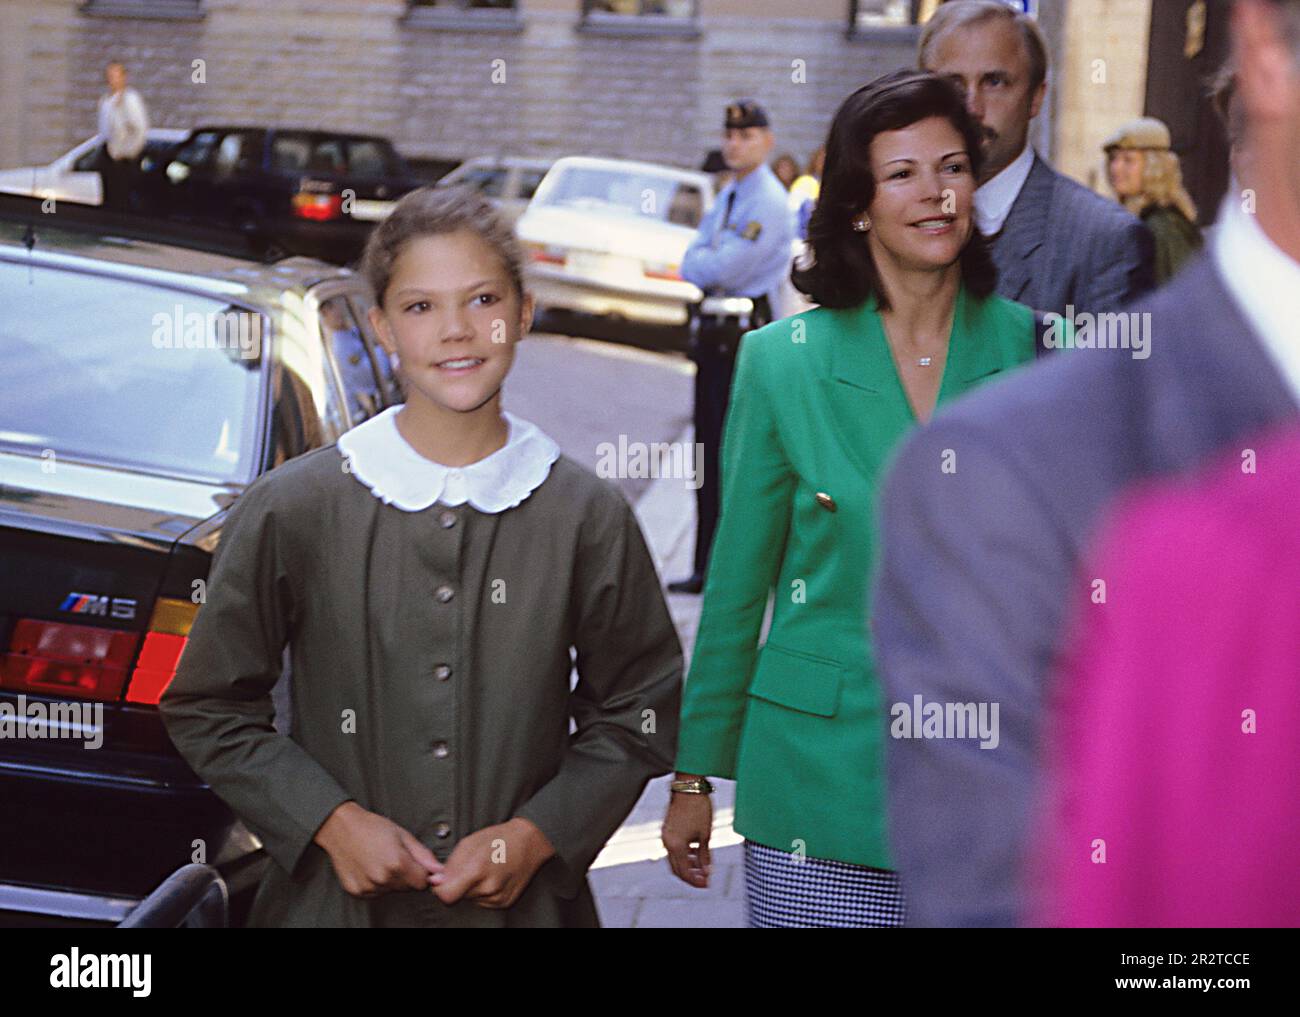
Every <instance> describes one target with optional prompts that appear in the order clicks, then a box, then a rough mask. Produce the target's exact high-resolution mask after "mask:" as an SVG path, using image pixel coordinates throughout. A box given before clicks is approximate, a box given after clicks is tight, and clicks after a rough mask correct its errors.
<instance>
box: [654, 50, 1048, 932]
mask: <svg viewBox="0 0 1300 1017" xmlns="http://www.w3.org/2000/svg"><path fill="white" fill-rule="evenodd" d="M979 163H980V134H979V129H978V127H977V126H976V124H975V123H974V121H973V120H972V119H971V118H970V116H969V114H968V113H967V112H966V108H965V105H964V102H963V99H962V96H961V95H960V93H959V92H958V91H957V90H956V89H955V88H954V87H953V85H952V84H951V83H949V82H948V81H946V80H945V79H943V78H940V77H938V76H937V75H934V74H928V73H924V72H918V71H899V72H896V73H894V74H890V75H887V76H885V77H883V78H880V79H877V80H876V81H874V82H872V83H871V84H869V85H866V86H864V87H863V88H860V89H858V90H857V91H856V92H854V93H853V94H852V95H850V96H849V98H848V99H847V100H845V102H844V104H843V105H842V106H841V107H840V110H839V112H838V113H837V114H836V116H835V120H834V122H833V124H832V125H831V130H830V137H829V138H828V140H827V145H826V174H825V178H824V180H823V183H822V191H821V197H820V199H819V201H818V204H817V208H816V210H815V211H814V212H813V216H812V220H811V224H810V229H809V243H810V245H811V247H812V251H813V255H814V260H813V263H812V264H811V265H810V266H809V267H808V268H806V269H802V270H797V271H796V273H795V282H796V284H797V285H798V286H799V288H800V289H802V290H803V291H804V292H805V293H807V294H808V295H809V296H810V297H811V298H812V299H813V300H814V301H815V302H816V303H818V304H820V305H821V306H820V307H816V308H814V309H813V310H810V311H807V312H805V313H803V314H798V315H794V316H793V317H790V318H785V319H782V320H780V321H777V322H774V323H772V324H771V325H768V326H767V327H765V328H762V329H759V330H757V331H755V332H750V333H748V334H747V335H746V336H745V338H744V341H743V342H742V343H741V346H740V354H739V359H738V363H737V367H736V375H735V380H734V381H733V383H732V396H731V400H732V401H731V409H730V412H729V415H728V418H727V423H726V430H725V435H724V439H723V445H722V485H723V486H722V515H721V519H720V522H719V528H718V531H717V535H716V537H715V539H714V545H713V551H712V556H711V558H710V564H709V571H708V575H707V577H706V580H705V588H704V603H703V610H702V615H701V618H700V627H699V632H698V636H697V639H696V644H695V653H694V657H693V660H692V662H691V670H690V677H689V678H688V680H687V685H686V692H685V697H684V700H683V709H682V729H681V733H680V737H679V742H678V753H677V770H678V780H677V782H675V783H674V785H673V789H674V793H673V795H672V801H671V804H670V805H669V808H668V815H667V818H666V820H665V822H664V831H663V840H664V845H665V847H666V848H667V849H668V852H669V862H670V864H671V866H672V868H673V871H674V872H675V873H676V874H677V875H678V876H679V877H680V878H681V879H682V880H684V881H685V882H687V883H689V884H690V885H692V886H697V887H703V886H706V885H707V883H708V871H709V849H708V845H709V834H710V831H711V828H712V807H711V803H710V799H709V791H710V790H711V785H710V784H709V783H708V781H707V777H710V776H714V777H727V778H734V779H735V780H736V781H737V787H736V815H735V828H736V830H737V831H739V832H740V833H741V834H742V835H744V837H745V876H746V888H747V891H748V905H749V917H750V923H751V924H752V925H756V926H790V925H816V926H873V925H898V924H901V923H902V921H903V918H904V902H903V893H902V888H901V887H900V886H899V881H898V877H897V874H896V873H895V872H893V871H892V868H893V863H892V860H891V857H890V851H889V845H888V837H887V830H886V826H885V816H886V813H885V800H884V791H885V787H884V781H885V775H884V752H883V749H884V739H885V738H886V737H888V731H889V727H890V710H889V708H888V706H887V705H886V704H885V703H883V702H882V700H881V692H880V686H879V683H878V681H877V678H876V673H875V666H874V664H873V662H872V656H871V651H870V647H869V646H868V641H867V611H868V605H867V584H868V579H869V575H868V574H869V572H870V569H871V566H872V561H873V558H874V548H875V538H874V524H873V515H874V501H875V496H876V489H877V486H878V483H879V479H880V477H881V474H882V471H883V469H884V467H885V465H886V464H887V462H888V461H889V458H890V456H891V454H892V452H893V450H894V448H895V447H896V446H897V444H898V443H899V440H900V439H901V438H902V437H903V436H904V435H905V434H906V433H907V432H908V430H910V429H911V428H912V427H913V426H914V425H915V424H916V423H917V422H919V421H925V420H926V419H928V418H929V416H930V414H931V413H932V412H933V411H934V409H935V407H936V405H939V404H943V403H945V402H947V401H948V400H950V399H954V398H956V397H957V396H959V395H960V394H961V393H963V392H964V391H966V390H967V389H969V388H971V387H972V386H973V385H976V384H980V383H982V382H984V381H985V380H987V379H989V378H990V377H993V376H995V375H997V374H998V373H999V372H1002V371H1006V370H1009V369H1011V368H1014V367H1015V366H1016V365H1018V364H1021V363H1023V362H1025V361H1027V360H1030V359H1031V358H1032V357H1033V355H1034V316H1033V312H1032V311H1030V309H1029V308H1027V307H1024V306H1022V305H1020V304H1016V303H1012V302H1011V301H1008V300H1004V299H1002V298H1000V297H998V296H996V295H994V293H993V288H994V284H995V281H996V278H995V269H994V267H993V264H992V261H991V258H990V256H989V253H988V250H987V248H986V247H985V243H984V240H983V238H982V237H981V235H980V234H979V232H978V231H977V230H975V229H974V226H973V220H972V201H973V197H974V193H975V181H976V179H977V177H978V171H979ZM942 466H943V464H941V463H938V462H936V463H935V464H934V468H935V469H936V470H938V469H941V468H942ZM773 593H774V594H775V602H774V608H773V613H772V623H771V628H770V631H769V634H768V638H767V641H766V642H765V643H764V644H763V645H762V646H761V647H760V645H759V634H760V628H761V626H762V621H763V614H764V609H765V608H766V606H767V604H768V598H769V595H771V594H773ZM909 705H910V704H909Z"/></svg>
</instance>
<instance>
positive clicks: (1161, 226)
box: [1103, 117, 1202, 284]
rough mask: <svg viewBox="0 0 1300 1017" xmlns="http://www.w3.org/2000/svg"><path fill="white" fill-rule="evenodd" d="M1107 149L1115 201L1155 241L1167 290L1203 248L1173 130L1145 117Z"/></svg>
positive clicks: (1119, 134)
mask: <svg viewBox="0 0 1300 1017" xmlns="http://www.w3.org/2000/svg"><path fill="white" fill-rule="evenodd" d="M1103 148H1104V149H1105V152H1106V174H1107V176H1108V177H1109V179H1110V186H1111V189H1112V190H1113V191H1114V192H1115V196H1116V197H1118V198H1119V200H1120V204H1122V205H1123V206H1124V207H1125V208H1127V209H1128V210H1129V211H1130V212H1132V213H1133V214H1134V215H1136V216H1138V217H1139V218H1140V219H1141V220H1142V221H1143V222H1144V223H1146V224H1147V226H1148V227H1149V228H1150V230H1151V232H1152V233H1153V234H1154V235H1155V239H1156V282H1157V284H1163V283H1164V282H1165V281H1166V280H1168V279H1169V277H1170V276H1172V275H1173V274H1174V273H1175V272H1177V271H1178V269H1179V268H1180V267H1181V266H1182V264H1183V262H1185V261H1186V260H1187V259H1188V258H1189V257H1191V255H1192V254H1193V253H1195V252H1196V251H1198V250H1200V248H1201V244H1202V239H1201V231H1200V229H1199V228H1198V227H1197V226H1196V205H1195V204H1193V202H1192V199H1191V196H1190V195H1189V194H1188V193H1187V191H1186V189H1185V188H1184V187H1183V171H1182V168H1181V166H1180V165H1179V163H1178V155H1177V153H1176V152H1174V151H1173V147H1172V145H1171V143H1170V137H1169V128H1168V127H1166V126H1165V125H1164V124H1163V123H1162V122H1161V121H1159V120H1156V119H1155V118H1153V117H1140V118H1139V119H1137V120H1134V121H1133V122H1132V123H1129V124H1125V125H1124V126H1123V127H1121V128H1120V129H1119V130H1118V131H1116V132H1115V133H1114V134H1113V135H1111V137H1110V138H1109V139H1108V140H1107V141H1106V143H1105V145H1104V146H1103Z"/></svg>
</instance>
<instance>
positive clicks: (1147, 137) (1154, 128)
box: [1101, 117, 1171, 152]
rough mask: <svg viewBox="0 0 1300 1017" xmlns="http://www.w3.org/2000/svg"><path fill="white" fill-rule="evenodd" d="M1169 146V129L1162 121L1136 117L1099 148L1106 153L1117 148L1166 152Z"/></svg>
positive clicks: (1153, 118)
mask: <svg viewBox="0 0 1300 1017" xmlns="http://www.w3.org/2000/svg"><path fill="white" fill-rule="evenodd" d="M1170 145H1171V140H1170V137H1169V128H1168V127H1166V126H1165V125H1164V123H1163V122H1162V121H1159V120H1157V119H1156V118H1155V117H1138V118H1137V119H1136V120H1133V121H1131V122H1130V123H1127V124H1125V125H1124V126H1123V127H1121V128H1120V129H1119V130H1118V131H1116V132H1115V133H1114V134H1112V135H1111V136H1110V137H1109V138H1107V139H1106V141H1105V143H1104V144H1103V145H1102V146H1101V147H1102V149H1103V150H1105V151H1106V152H1113V151H1114V150H1115V149H1117V148H1136V149H1155V150H1157V151H1162V152H1167V151H1169V148H1170Z"/></svg>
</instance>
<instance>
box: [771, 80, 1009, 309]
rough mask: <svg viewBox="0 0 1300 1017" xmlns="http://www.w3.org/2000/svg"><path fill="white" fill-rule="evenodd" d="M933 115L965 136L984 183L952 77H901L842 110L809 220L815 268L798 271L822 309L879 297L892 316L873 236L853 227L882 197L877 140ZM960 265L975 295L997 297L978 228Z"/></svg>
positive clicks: (867, 89) (975, 129)
mask: <svg viewBox="0 0 1300 1017" xmlns="http://www.w3.org/2000/svg"><path fill="white" fill-rule="evenodd" d="M929 117H943V118H944V119H945V120H947V121H948V122H949V123H951V124H952V126H953V127H954V128H955V129H956V130H957V133H958V134H960V135H961V136H962V140H963V141H964V142H965V144H966V153H967V155H968V156H969V157H970V165H971V172H972V173H973V174H974V176H975V179H976V180H978V179H979V172H980V164H981V162H982V157H981V154H980V128H979V125H978V124H977V123H976V122H975V120H974V119H973V118H972V117H971V115H970V114H969V113H968V112H967V111H966V103H965V100H964V98H963V97H962V94H961V92H959V91H958V90H957V88H956V86H954V85H953V84H952V83H951V82H949V81H948V80H947V79H946V78H941V77H939V75H937V74H931V73H930V72H928V71H908V70H903V71H894V72H893V73H891V74H886V75H884V76H883V77H880V78H877V79H876V80H875V81H873V82H871V83H870V84H867V85H863V86H862V87H861V88H859V89H858V90H857V91H856V92H854V93H853V94H852V95H850V96H849V97H848V98H847V99H845V100H844V102H843V104H842V105H841V106H840V108H839V110H838V111H837V112H836V114H835V119H834V120H833V121H832V122H831V130H830V135H829V136H828V137H827V139H826V167H825V170H824V172H823V173H822V185H821V193H820V195H819V197H818V199H817V206H816V207H815V208H814V209H813V212H812V217H811V219H810V220H809V222H808V246H809V247H811V248H812V262H811V264H808V265H806V266H805V267H797V268H795V270H794V271H793V272H792V273H791V280H792V281H793V282H794V285H795V287H796V288H797V289H798V290H799V291H800V292H802V293H806V294H807V295H808V297H809V298H810V299H811V300H812V301H813V302H815V303H818V304H821V305H822V306H823V307H857V306H858V305H859V304H861V303H863V302H865V301H866V300H867V299H868V298H870V297H871V296H873V295H874V296H875V297H876V299H877V303H878V306H879V307H880V309H881V310H884V311H887V310H889V299H888V296H887V295H886V294H885V292H884V287H883V286H882V284H881V280H880V273H879V272H878V271H877V270H876V265H875V262H874V261H873V260H872V257H871V251H870V249H869V247H868V246H867V240H866V235H865V234H863V233H859V232H856V231H855V230H854V229H853V221H854V219H856V218H857V217H858V216H859V215H861V214H862V213H863V212H864V211H866V209H867V208H868V207H869V206H870V205H871V202H872V200H873V199H874V198H875V196H876V181H875V177H874V176H872V173H871V142H872V139H873V138H875V136H876V135H877V134H880V133H882V132H883V131H897V130H901V129H902V128H904V127H910V126H911V125H912V124H915V123H917V122H919V121H921V120H925V119H927V118H929ZM971 212H972V215H973V214H974V210H973V209H972V210H971ZM960 261H961V275H962V281H963V282H964V283H965V284H966V288H967V289H968V290H970V292H971V293H973V294H974V295H975V296H978V297H986V296H988V295H989V294H990V293H992V292H993V289H994V287H995V286H996V285H997V269H996V268H995V267H994V264H993V257H992V255H991V254H990V253H989V248H988V242H987V241H986V240H985V239H984V237H983V235H982V234H981V233H980V231H979V229H978V227H973V228H972V229H971V238H970V241H969V242H968V243H967V244H966V246H965V247H964V248H963V249H962V252H961V259H960Z"/></svg>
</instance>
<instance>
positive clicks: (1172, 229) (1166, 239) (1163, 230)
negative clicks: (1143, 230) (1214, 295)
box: [1142, 205, 1204, 286]
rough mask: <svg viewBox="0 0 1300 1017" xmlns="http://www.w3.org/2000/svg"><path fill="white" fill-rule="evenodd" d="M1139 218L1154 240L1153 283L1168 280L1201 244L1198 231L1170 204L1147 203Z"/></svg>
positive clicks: (1159, 283) (1162, 282)
mask: <svg viewBox="0 0 1300 1017" xmlns="http://www.w3.org/2000/svg"><path fill="white" fill-rule="evenodd" d="M1142 221H1143V222H1144V223H1146V224H1147V228H1148V229H1150V230H1151V235H1152V236H1154V237H1155V239H1156V285H1157V286H1161V285H1163V284H1164V283H1165V282H1167V281H1168V280H1169V279H1170V278H1171V277H1172V276H1173V275H1174V273H1175V272H1177V271H1178V270H1179V269H1180V268H1182V267H1183V264H1184V263H1185V262H1186V261H1187V259H1188V258H1190V257H1191V256H1192V255H1194V254H1195V253H1196V252H1197V251H1199V250H1200V249H1201V247H1202V245H1203V243H1204V241H1203V240H1202V238H1201V231H1200V229H1199V228H1198V227H1197V225H1196V224H1195V223H1194V222H1192V221H1191V220H1190V219H1188V218H1187V216H1185V215H1183V213H1182V212H1180V211H1179V210H1178V209H1177V208H1175V207H1174V206H1173V205H1148V206H1147V207H1146V208H1145V209H1143V211H1142Z"/></svg>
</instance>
